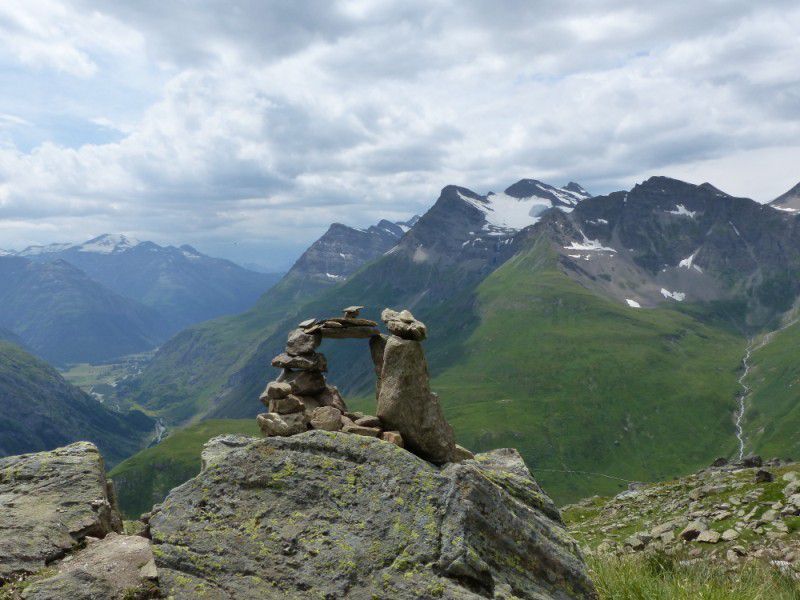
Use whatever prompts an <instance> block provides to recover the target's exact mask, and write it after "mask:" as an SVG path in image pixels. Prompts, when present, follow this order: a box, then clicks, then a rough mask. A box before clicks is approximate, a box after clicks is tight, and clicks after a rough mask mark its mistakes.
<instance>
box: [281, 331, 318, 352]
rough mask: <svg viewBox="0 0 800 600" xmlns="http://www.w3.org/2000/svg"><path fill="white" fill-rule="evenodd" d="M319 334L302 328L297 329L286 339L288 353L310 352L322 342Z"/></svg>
mask: <svg viewBox="0 0 800 600" xmlns="http://www.w3.org/2000/svg"><path fill="white" fill-rule="evenodd" d="M320 341H321V340H320V337H319V335H313V334H308V333H306V332H305V331H303V330H302V329H295V330H294V331H292V332H291V333H290V334H289V338H288V340H287V341H286V353H287V354H291V355H292V356H299V355H301V354H310V353H311V352H314V350H315V349H316V347H317V346H319V344H320Z"/></svg>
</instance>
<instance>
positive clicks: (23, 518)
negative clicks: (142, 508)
mask: <svg viewBox="0 0 800 600" xmlns="http://www.w3.org/2000/svg"><path fill="white" fill-rule="evenodd" d="M110 485H111V484H110V482H109V481H108V480H107V479H106V471H105V466H104V464H103V459H102V457H101V456H100V452H99V451H98V450H97V447H96V446H95V445H94V444H92V443H90V442H77V443H75V444H71V445H69V446H65V447H63V448H58V449H56V450H52V451H50V452H37V453H35V454H22V455H19V456H9V457H6V458H0V582H2V581H4V580H7V579H11V578H13V577H18V576H22V575H26V574H30V573H35V572H37V571H39V570H41V569H42V568H44V567H45V566H46V565H47V564H49V563H51V562H53V561H54V560H57V559H59V558H61V557H62V556H64V555H65V554H66V553H67V552H69V551H71V550H72V549H74V548H75V547H76V546H77V545H78V544H80V543H81V542H82V541H83V540H84V539H85V538H86V537H87V536H93V537H98V538H102V537H104V536H105V535H106V534H108V533H110V532H112V531H116V532H120V531H121V530H122V521H121V519H120V515H119V512H118V510H117V507H116V506H115V503H114V495H113V493H110Z"/></svg>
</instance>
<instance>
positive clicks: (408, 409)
mask: <svg viewBox="0 0 800 600" xmlns="http://www.w3.org/2000/svg"><path fill="white" fill-rule="evenodd" d="M377 414H378V418H379V419H380V420H381V422H382V423H383V425H384V428H385V429H387V430H395V431H399V432H400V434H401V435H402V436H403V441H404V442H405V446H406V448H408V449H409V450H411V451H412V452H414V453H416V454H418V455H419V456H421V457H423V458H425V459H427V460H430V461H431V462H434V463H437V464H441V463H445V462H448V461H450V460H452V459H453V455H454V452H455V438H454V436H453V429H452V427H450V424H449V423H448V422H447V420H446V419H445V417H444V413H443V412H442V407H441V405H440V404H439V399H438V397H437V396H436V395H435V394H433V393H431V389H430V384H429V380H428V364H427V362H426V361H425V354H424V353H423V351H422V345H421V344H420V343H419V342H417V341H414V340H405V339H401V338H399V337H397V336H391V337H390V338H389V339H388V340H387V341H386V348H385V349H384V353H383V369H382V371H381V386H380V392H379V394H378V410H377Z"/></svg>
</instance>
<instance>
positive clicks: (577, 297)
mask: <svg viewBox="0 0 800 600" xmlns="http://www.w3.org/2000/svg"><path fill="white" fill-rule="evenodd" d="M477 297H478V312H479V315H480V324H479V325H478V327H477V329H475V331H474V332H473V333H472V334H471V336H470V338H469V339H468V340H467V341H466V343H465V344H464V347H465V351H464V353H463V356H462V357H461V360H460V361H459V363H458V364H456V365H455V366H453V367H451V368H449V369H447V370H446V371H444V372H443V373H440V374H439V375H438V376H436V377H435V378H434V381H433V383H432V387H433V389H434V390H435V391H436V392H438V393H439V394H440V396H441V398H442V402H443V404H444V407H445V412H446V414H447V417H448V418H449V420H450V422H451V424H452V425H453V427H454V428H455V431H456V437H457V439H458V442H459V443H461V444H462V445H465V446H467V447H468V448H470V449H471V450H473V451H482V450H486V449H489V448H499V447H504V446H509V447H514V448H517V449H518V450H519V451H520V452H521V453H522V455H523V457H524V458H525V461H526V462H527V463H528V465H529V467H530V468H531V471H532V472H533V473H534V475H535V477H536V478H537V480H538V481H539V482H540V483H541V484H542V486H543V487H544V488H545V490H546V491H547V492H548V493H549V494H550V495H551V496H552V497H553V498H554V499H555V500H556V502H559V503H563V502H569V501H573V500H576V499H578V498H581V497H584V496H587V495H590V494H593V493H615V492H617V491H620V490H621V489H624V488H625V487H626V484H625V482H622V481H618V480H614V479H609V478H606V477H602V476H592V475H580V474H571V473H563V472H560V471H561V470H574V471H592V472H599V473H603V474H608V475H614V476H617V477H621V478H624V479H629V480H640V481H655V480H659V479H664V478H666V477H670V476H674V475H677V474H680V473H685V472H690V471H693V470H695V469H697V468H698V467H700V466H702V465H706V464H708V463H709V462H710V461H711V460H713V458H714V457H716V456H718V455H726V454H731V453H732V452H733V451H734V449H735V446H736V439H735V436H734V426H733V422H732V412H733V410H734V409H735V396H736V393H737V391H738V389H739V388H738V385H737V383H736V379H737V376H738V372H739V367H740V363H741V357H742V355H743V354H744V348H745V345H746V342H745V340H744V339H743V338H742V337H739V336H736V335H734V334H732V333H730V332H727V331H724V330H722V329H719V328H715V327H711V326H709V325H706V324H703V323H701V322H699V321H697V320H695V319H693V318H692V317H690V316H688V315H687V314H684V313H681V312H678V311H676V310H671V309H670V308H668V307H666V308H657V309H651V310H642V309H633V308H628V307H626V306H623V305H621V304H620V303H618V302H612V301H610V300H606V299H604V298H601V297H599V296H598V295H596V294H594V293H592V292H591V291H589V290H587V289H585V288H583V287H581V286H580V285H578V284H577V283H575V282H573V281H572V280H570V279H569V278H568V277H567V276H566V275H565V274H563V273H562V272H561V271H560V270H559V269H558V268H557V266H556V263H555V258H554V256H553V253H552V251H551V250H550V248H549V246H548V245H547V244H546V243H545V242H544V240H541V239H540V240H539V242H537V243H536V244H535V245H534V247H533V248H532V249H531V250H529V251H528V252H526V253H522V254H519V255H517V256H515V257H514V258H512V259H511V260H509V261H508V262H507V263H505V264H504V265H503V266H501V267H500V268H499V269H497V270H496V271H495V272H494V273H492V274H491V275H490V276H489V277H488V278H487V279H486V280H485V281H484V282H483V283H482V284H481V285H480V286H479V287H478V290H477ZM432 325H433V324H429V326H431V327H432ZM433 331H434V333H433V334H432V335H431V340H430V341H429V342H428V343H429V344H435V339H436V334H435V329H433ZM551 469H553V470H552V471H551Z"/></svg>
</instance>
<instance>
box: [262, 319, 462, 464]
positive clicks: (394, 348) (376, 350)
mask: <svg viewBox="0 0 800 600" xmlns="http://www.w3.org/2000/svg"><path fill="white" fill-rule="evenodd" d="M362 308H364V307H363V306H350V307H348V308H345V309H344V311H343V312H344V316H342V317H331V318H327V319H322V320H317V319H308V320H306V321H303V322H302V323H300V324H299V325H298V328H297V329H295V330H293V331H292V332H291V333H290V334H289V337H288V340H287V342H286V350H285V352H283V353H281V354H279V355H278V356H276V357H275V358H273V359H272V366H274V367H277V368H279V369H282V371H281V374H280V375H279V376H278V378H277V379H276V380H275V381H272V382H270V383H269V384H268V385H267V387H266V389H265V390H264V392H263V393H262V394H261V401H262V402H263V403H264V405H265V406H266V407H267V409H268V410H269V412H266V413H262V414H260V415H258V417H257V420H258V424H259V427H260V428H261V431H262V432H263V433H264V435H266V436H290V435H295V434H298V433H302V432H304V431H308V430H309V429H321V430H325V431H341V432H343V433H349V434H354V435H364V436H370V437H375V438H379V439H382V440H384V441H386V442H389V443H392V444H395V445H397V446H399V447H401V448H406V449H407V450H409V451H411V452H413V453H414V454H417V455H418V456H420V457H422V458H424V459H426V460H429V461H430V462H433V463H436V464H443V463H447V462H456V461H460V460H464V459H466V458H472V453H471V452H469V451H468V450H466V449H465V448H462V447H461V446H459V445H457V444H456V443H455V440H454V436H453V430H452V428H451V427H450V424H449V423H448V422H447V421H446V419H445V418H444V414H443V412H442V409H441V405H440V404H439V399H438V397H437V396H436V394H433V393H432V392H431V391H430V383H429V376H428V365H427V362H426V360H425V354H424V352H423V350H422V344H421V343H420V342H422V340H424V339H425V338H426V337H427V328H426V327H425V324H424V323H422V322H421V321H418V320H417V319H415V318H414V316H413V315H412V314H411V313H410V312H409V311H408V310H403V311H401V312H397V311H394V310H391V309H388V308H387V309H385V310H384V311H383V313H382V314H381V320H382V321H383V322H384V323H385V324H386V327H387V329H388V330H389V331H390V333H391V335H388V336H387V335H385V334H382V333H381V332H380V331H379V330H378V324H377V323H376V322H375V321H370V320H369V319H363V318H359V312H360V311H361V309H362ZM324 338H333V339H345V338H360V339H368V340H369V349H370V355H371V357H372V361H373V363H374V365H375V375H376V377H377V385H376V396H377V399H378V409H377V416H372V415H365V414H363V413H359V412H351V411H349V410H348V409H347V406H346V404H345V402H344V399H343V398H342V395H341V394H340V393H339V390H338V389H337V388H336V387H335V386H332V385H329V384H328V382H327V381H326V379H325V375H324V374H325V373H326V372H327V370H328V365H327V361H326V360H325V355H323V354H322V353H320V352H317V348H318V347H319V345H320V343H321V342H322V340H323V339H324Z"/></svg>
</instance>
